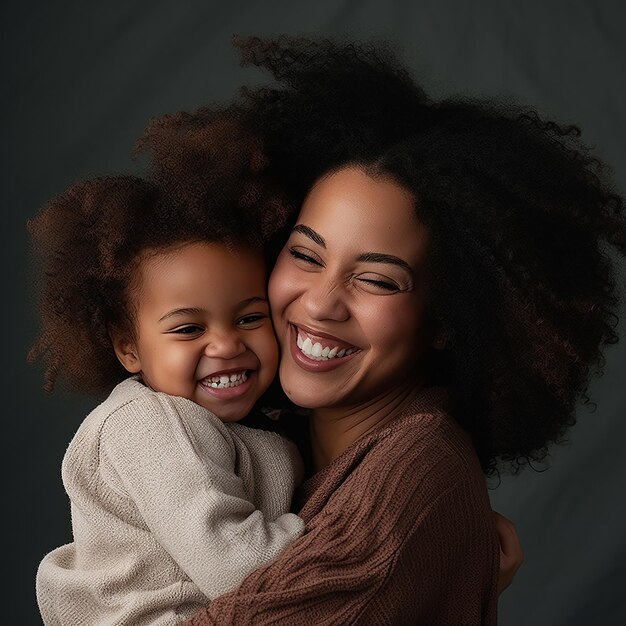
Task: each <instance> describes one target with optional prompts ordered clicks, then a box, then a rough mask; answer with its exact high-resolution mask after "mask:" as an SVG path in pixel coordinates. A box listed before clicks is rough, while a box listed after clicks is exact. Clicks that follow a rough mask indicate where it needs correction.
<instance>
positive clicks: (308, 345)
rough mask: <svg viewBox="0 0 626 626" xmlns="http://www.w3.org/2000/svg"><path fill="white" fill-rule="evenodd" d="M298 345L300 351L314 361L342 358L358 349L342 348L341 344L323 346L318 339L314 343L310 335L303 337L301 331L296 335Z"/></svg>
mask: <svg viewBox="0 0 626 626" xmlns="http://www.w3.org/2000/svg"><path fill="white" fill-rule="evenodd" d="M296 345H297V346H298V348H300V351H301V352H302V353H303V354H305V355H306V356H307V357H309V359H312V360H313V361H328V360H330V359H334V358H341V357H342V356H348V355H349V354H352V353H353V352H356V351H357V348H348V349H346V348H342V349H341V350H340V349H339V346H335V347H334V348H331V347H330V346H322V344H321V343H320V342H319V341H318V342H316V343H313V342H312V341H311V338H310V337H305V338H302V335H301V334H300V333H298V334H297V336H296Z"/></svg>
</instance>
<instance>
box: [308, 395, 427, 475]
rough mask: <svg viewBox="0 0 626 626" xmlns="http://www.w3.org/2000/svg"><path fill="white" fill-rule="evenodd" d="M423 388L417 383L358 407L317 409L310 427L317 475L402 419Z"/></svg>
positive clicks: (312, 413) (312, 414)
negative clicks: (362, 440) (363, 439)
mask: <svg viewBox="0 0 626 626" xmlns="http://www.w3.org/2000/svg"><path fill="white" fill-rule="evenodd" d="M421 388H422V384H421V383H415V384H412V385H410V386H408V387H406V388H401V389H398V388H396V389H394V390H392V391H389V392H388V393H385V394H382V395H380V396H378V397H377V398H375V399H374V400H372V401H371V402H368V403H364V404H360V405H358V406H354V407H332V408H327V409H313V410H312V411H311V419H310V422H309V425H310V434H311V450H312V453H313V464H314V466H315V471H316V472H318V471H320V470H321V469H323V468H324V467H326V466H327V465H328V464H330V463H332V461H334V460H335V459H336V458H337V457H338V456H340V455H341V454H343V453H344V452H345V451H346V450H347V449H348V448H349V447H350V446H351V445H352V444H353V443H355V442H356V441H357V440H358V439H360V438H361V437H363V436H365V435H367V434H369V433H371V432H373V431H375V430H377V429H379V428H381V427H382V426H384V425H385V424H388V423H389V422H390V421H391V420H393V419H394V418H395V417H397V416H398V415H400V414H401V413H402V412H403V411H404V410H405V409H406V408H407V407H408V406H409V405H410V404H411V402H412V401H413V400H414V398H415V397H416V395H417V394H418V392H419V390H420V389H421Z"/></svg>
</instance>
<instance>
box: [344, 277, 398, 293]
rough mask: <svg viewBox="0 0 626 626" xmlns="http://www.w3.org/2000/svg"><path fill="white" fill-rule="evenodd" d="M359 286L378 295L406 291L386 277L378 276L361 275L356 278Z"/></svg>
mask: <svg viewBox="0 0 626 626" xmlns="http://www.w3.org/2000/svg"><path fill="white" fill-rule="evenodd" d="M355 279H356V280H357V281H358V282H359V284H360V285H361V286H362V287H363V288H365V289H366V290H367V291H374V292H378V293H385V294H386V293H396V292H398V291H406V289H405V288H404V287H403V286H401V285H399V284H398V283H397V282H396V281H394V280H392V279H391V278H388V277H386V276H380V275H378V274H360V275H358V276H356V277H355Z"/></svg>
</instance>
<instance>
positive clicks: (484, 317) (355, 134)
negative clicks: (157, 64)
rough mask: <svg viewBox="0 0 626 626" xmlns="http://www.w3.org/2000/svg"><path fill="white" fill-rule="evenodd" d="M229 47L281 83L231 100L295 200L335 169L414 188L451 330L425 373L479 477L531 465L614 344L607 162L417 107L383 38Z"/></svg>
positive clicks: (416, 92)
mask: <svg viewBox="0 0 626 626" xmlns="http://www.w3.org/2000/svg"><path fill="white" fill-rule="evenodd" d="M236 45H237V46H238V47H239V48H240V50H241V52H242V56H243V62H244V63H247V64H252V65H256V66H259V67H262V68H265V69H266V70H269V71H270V72H271V74H272V75H273V77H274V78H275V79H276V81H277V83H275V84H270V85H268V86H262V87H257V88H253V89H252V88H251V89H244V90H243V91H242V94H241V98H240V99H239V107H240V109H241V111H243V113H244V114H245V115H246V116H247V119H248V123H249V125H250V129H251V130H252V131H253V132H256V133H259V134H260V136H261V137H262V139H263V144H264V146H265V153H266V157H267V159H268V163H269V166H268V176H270V177H271V178H272V179H273V180H275V181H276V182H277V183H278V184H280V185H282V186H284V188H285V189H286V190H287V191H288V193H289V195H290V199H291V200H292V202H293V204H294V205H295V206H299V205H300V203H301V202H302V200H303V199H304V197H305V195H306V193H307V192H308V190H309V189H310V188H311V186H312V185H313V183H314V182H315V181H316V180H317V179H318V178H319V177H320V176H322V175H324V174H326V173H328V172H331V171H333V170H336V169H338V168H340V167H342V166H346V165H357V166H360V167H362V168H364V170H365V171H366V172H368V173H371V174H372V175H374V176H377V175H381V176H387V177H391V178H392V179H393V180H395V181H396V182H398V183H400V184H401V185H403V186H404V187H406V188H407V189H409V190H410V191H412V192H413V194H414V195H415V197H416V198H417V202H416V207H415V210H416V214H417V216H418V218H419V219H420V220H421V221H422V222H423V223H424V224H425V225H426V226H427V227H428V228H429V230H430V233H431V250H430V254H429V260H428V268H427V275H428V289H429V293H428V303H429V309H430V313H431V315H432V316H433V318H434V320H436V322H437V323H438V324H439V325H440V328H441V329H442V331H443V333H444V335H445V337H446V347H445V349H444V350H443V351H441V352H433V354H432V355H430V356H431V362H430V373H431V381H432V382H433V383H438V384H444V385H446V386H447V387H448V388H449V390H450V394H451V397H452V412H453V415H454V416H455V417H456V419H457V420H458V421H459V422H460V423H461V424H462V425H463V426H464V427H465V429H466V430H467V431H468V432H469V433H470V435H471V436H472V437H473V440H474V443H475V446H476V448H477V451H478V454H479V456H480V459H481V462H482V464H483V468H484V469H485V471H487V472H491V471H494V470H495V469H496V468H497V466H498V465H499V463H498V462H499V461H502V462H503V465H505V466H508V467H509V468H511V469H516V468H518V467H520V466H521V465H523V464H525V463H527V462H528V461H531V460H541V459H543V458H544V457H545V455H546V453H547V451H548V446H549V444H551V443H553V442H557V441H560V440H562V437H563V435H564V433H565V431H566V430H567V428H568V427H570V426H571V425H572V424H573V423H574V422H575V408H576V404H577V402H578V401H580V400H583V401H588V399H587V396H586V390H587V386H588V381H589V378H590V375H591V374H592V373H593V372H600V371H601V370H602V367H603V357H602V353H601V350H602V348H603V346H605V345H606V344H611V343H615V342H616V341H617V336H616V333H615V327H616V324H617V311H618V305H619V298H618V296H619V294H618V293H617V292H616V282H617V271H618V268H616V261H617V260H618V259H619V260H621V258H622V256H623V255H624V253H625V252H626V224H625V221H624V215H623V199H622V198H621V197H620V195H618V193H617V192H616V191H615V190H614V188H613V186H612V183H611V180H610V176H609V174H610V171H609V169H608V167H607V166H605V165H604V164H603V163H602V162H601V161H600V160H599V159H598V158H596V157H595V156H593V155H592V154H591V152H590V150H589V149H588V148H587V147H586V146H585V145H584V144H583V143H582V142H581V141H580V139H579V135H580V132H579V130H578V129H577V128H576V127H574V126H568V127H565V126H562V125H560V124H557V123H555V122H552V121H545V120H543V119H542V118H541V117H540V116H539V115H538V114H537V113H536V112H535V111H533V110H530V109H528V108H524V107H521V106H518V105H514V104H511V103H504V102H499V101H494V100H491V101H475V100H470V99H464V98H453V99H447V100H441V101H435V100H433V99H431V98H429V97H428V96H427V95H426V93H425V92H424V90H423V89H422V88H421V87H420V86H419V85H417V84H416V82H415V81H414V80H413V78H412V77H411V76H410V75H409V73H408V71H407V70H406V69H405V68H404V67H402V65H401V64H400V63H399V62H398V60H397V57H396V56H395V54H394V52H393V50H392V49H391V48H389V47H388V46H385V45H372V44H360V45H356V44H348V45H345V44H339V43H336V42H333V41H329V40H321V41H320V40H307V39H302V38H298V39H293V38H288V37H283V38H279V39H276V40H269V41H264V40H260V39H257V38H248V39H239V40H237V41H236ZM196 123H198V124H200V123H201V120H200V119H199V118H197V119H196Z"/></svg>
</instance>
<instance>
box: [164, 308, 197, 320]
mask: <svg viewBox="0 0 626 626" xmlns="http://www.w3.org/2000/svg"><path fill="white" fill-rule="evenodd" d="M203 312H204V309H198V308H195V307H187V308H181V309H172V310H171V311H168V312H167V313H166V314H165V315H164V316H163V317H162V318H161V319H159V322H162V321H163V320H166V319H169V318H170V317H174V316H175V315H198V314H199V313H203Z"/></svg>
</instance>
